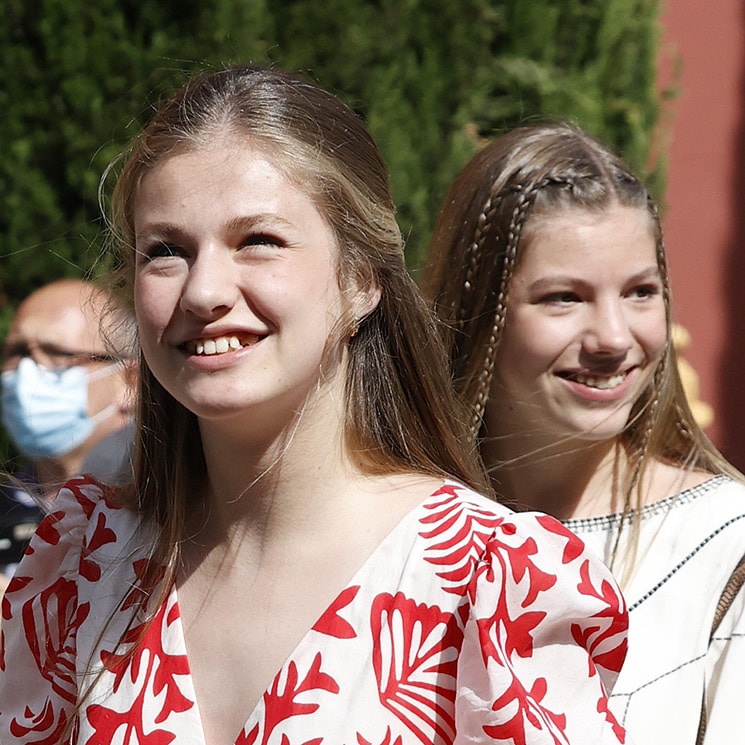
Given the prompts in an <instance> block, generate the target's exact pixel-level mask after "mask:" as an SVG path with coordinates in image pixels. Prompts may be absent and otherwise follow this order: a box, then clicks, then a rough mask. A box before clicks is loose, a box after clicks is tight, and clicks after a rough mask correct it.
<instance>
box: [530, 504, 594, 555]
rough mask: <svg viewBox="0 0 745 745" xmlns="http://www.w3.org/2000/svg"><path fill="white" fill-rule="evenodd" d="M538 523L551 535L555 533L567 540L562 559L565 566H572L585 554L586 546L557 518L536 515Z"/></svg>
mask: <svg viewBox="0 0 745 745" xmlns="http://www.w3.org/2000/svg"><path fill="white" fill-rule="evenodd" d="M536 521H537V522H538V523H539V524H540V525H541V527H543V528H544V529H545V530H546V531H548V532H549V533H553V534H554V535H557V536H559V537H561V538H564V539H565V540H566V545H565V546H564V553H563V555H562V557H561V561H562V563H563V564H571V563H572V562H573V561H574V560H575V559H577V558H578V557H579V556H581V555H582V554H583V553H584V552H585V544H584V543H583V542H582V540H581V539H580V538H579V537H578V536H577V535H575V534H574V533H572V532H571V531H570V530H568V529H567V528H565V527H564V526H563V525H562V524H561V523H560V522H559V521H558V520H556V519H555V518H553V517H549V516H548V515H536Z"/></svg>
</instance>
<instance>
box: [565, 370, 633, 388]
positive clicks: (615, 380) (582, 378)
mask: <svg viewBox="0 0 745 745" xmlns="http://www.w3.org/2000/svg"><path fill="white" fill-rule="evenodd" d="M571 379H572V380H574V381H576V382H577V383H581V384H582V385H586V386H587V387H588V388H599V389H600V390H603V391H605V390H610V389H611V388H615V387H616V386H618V385H621V383H623V381H624V380H625V379H626V375H625V373H622V374H620V375H612V376H611V377H609V378H599V377H595V376H592V375H572V377H571Z"/></svg>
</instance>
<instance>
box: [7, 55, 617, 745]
mask: <svg viewBox="0 0 745 745" xmlns="http://www.w3.org/2000/svg"><path fill="white" fill-rule="evenodd" d="M111 214H112V229H113V231H114V235H115V238H116V245H115V250H116V251H117V257H118V262H119V269H120V272H119V277H118V280H117V286H118V287H119V288H120V290H121V292H122V294H123V296H124V298H125V300H126V301H127V302H128V304H129V305H131V306H132V307H133V308H134V311H135V314H136V318H137V325H138V343H139V347H140V351H141V365H142V367H141V376H140V388H139V398H138V423H137V425H138V426H137V430H138V441H137V453H136V464H135V465H136V468H135V471H136V472H135V478H134V482H133V483H132V484H130V485H127V486H126V487H122V488H118V489H111V488H108V487H105V486H103V485H100V484H97V483H95V482H93V481H91V480H89V479H86V478H81V479H78V480H75V481H72V482H70V483H69V484H68V485H67V486H66V488H64V489H63V490H62V491H61V492H60V494H59V495H58V496H57V498H56V501H55V510H54V515H52V516H50V518H49V519H48V520H47V521H46V522H45V523H44V524H43V525H42V527H41V528H40V530H39V532H38V533H37V535H36V536H35V538H34V539H33V541H32V544H31V550H30V553H29V554H28V555H27V556H26V557H25V558H24V560H23V561H22V563H21V566H20V568H19V571H18V573H17V574H16V577H15V579H14V581H13V583H12V584H11V585H10V587H9V588H8V590H7V592H6V595H5V599H4V603H5V604H4V606H3V625H2V635H3V648H2V652H1V653H0V741H2V742H3V743H10V742H19V741H20V742H47V743H52V742H54V743H57V742H63V743H68V742H69V743H76V744H77V743H80V745H82V744H84V743H85V744H87V745H93V744H94V743H96V744H99V743H111V742H121V743H135V742H136V743H140V744H144V743H146V742H171V741H176V742H179V743H187V742H188V743H195V744H197V745H206V744H209V745H224V744H225V743H236V744H238V745H246V744H249V743H259V742H261V743H267V745H280V743H281V744H282V745H301V743H306V744H308V743H320V742H321V741H323V742H327V743H330V744H333V745H341V744H342V743H348V744H349V745H352V744H353V743H354V744H355V745H362V743H375V745H379V744H382V743H390V744H391V745H393V744H394V743H406V745H409V744H410V743H412V744H413V743H421V745H434V744H435V743H436V744H437V745H450V744H455V743H458V744H463V745H465V743H472V742H485V741H486V740H495V741H503V742H504V741H514V742H521V743H525V745H539V744H542V743H546V742H561V743H568V744H570V745H600V744H602V745H618V743H620V742H623V740H624V732H623V728H622V727H620V726H619V725H618V723H617V722H616V720H615V719H614V717H613V716H612V715H611V714H609V713H608V701H607V690H608V689H609V688H611V687H612V684H613V681H614V680H615V677H616V675H617V673H618V670H619V669H620V666H621V663H622V661H623V658H624V655H625V650H626V619H627V616H626V610H625V607H624V603H623V599H622V597H621V595H620V591H619V590H618V587H617V585H616V584H615V582H614V581H613V579H612V576H611V575H610V573H609V571H608V570H607V568H606V567H605V566H604V565H603V564H602V563H601V562H600V561H599V560H597V559H596V558H595V557H593V556H591V555H590V554H589V553H588V552H587V551H586V550H585V548H584V546H583V545H582V543H581V541H579V540H578V539H577V538H576V536H574V535H572V534H571V533H570V532H569V531H568V530H566V529H565V528H563V527H562V526H561V525H560V524H559V523H558V522H556V521H555V520H554V519H552V518H549V517H547V516H546V515H527V514H525V515H515V514H514V513H512V512H511V511H510V510H509V509H507V508H506V507H504V506H502V505H500V504H498V503H496V502H494V501H493V500H492V499H490V497H489V491H490V490H489V487H488V482H487V478H486V476H485V474H484V473H483V469H482V468H481V466H480V464H479V461H478V458H477V455H476V452H475V449H474V448H473V447H472V446H471V444H470V443H469V442H468V428H467V416H466V412H465V410H464V409H463V408H462V407H460V406H459V405H458V404H457V403H456V401H455V395H454V392H453V390H452V386H451V383H450V379H449V375H448V371H447V362H446V358H445V353H444V348H443V347H442V345H441V344H440V342H439V339H438V335H437V327H436V323H435V321H434V317H433V315H432V314H431V312H430V311H429V309H428V308H427V306H426V304H425V302H424V300H423V298H422V297H421V296H420V294H419V293H418V291H417V289H416V287H415V285H414V283H413V281H412V279H411V277H410V276H409V275H408V273H407V272H406V267H405V262H404V254H403V245H402V240H401V235H400V232H399V230H398V226H397V224H396V220H395V212H394V206H393V201H392V199H391V195H390V191H389V187H388V175H387V172H386V169H385V166H384V164H383V162H382V160H381V158H380V156H379V154H378V151H377V148H376V146H375V144H374V143H373V141H372V139H371V138H370V136H369V134H368V132H367V130H366V129H365V127H364V126H363V124H362V123H361V121H360V120H359V119H358V118H357V117H356V116H355V115H354V114H353V113H352V112H351V111H350V110H349V109H348V108H346V107H345V106H343V105H342V104H341V102H340V101H339V100H338V99H336V98H335V97H333V96H331V95H330V94H328V93H326V92H324V91H323V90H322V89H320V88H318V87H317V86H316V85H314V84H312V83H310V82H308V81H307V80H305V79H304V78H301V77H297V76H294V75H290V74H287V73H284V72H282V71H279V70H276V69H262V68H256V67H238V68H231V69H229V70H225V71H221V72H218V73H214V74H211V75H207V76H206V77H204V78H200V79H198V80H195V81H194V82H192V83H190V84H189V85H187V86H186V87H185V88H183V89H182V90H181V91H179V92H178V93H177V94H176V95H175V96H174V97H173V98H172V99H171V100H169V101H168V102H166V104H165V105H164V106H163V108H162V109H161V110H160V111H159V112H158V113H157V114H156V115H155V116H154V118H153V120H152V121H151V122H150V123H149V124H148V125H147V126H146V127H145V129H144V130H143V132H142V133H141V134H140V136H139V137H138V138H137V139H136V141H135V142H134V144H133V146H132V148H131V150H130V152H129V153H128V157H127V159H126V161H125V162H124V165H123V167H122V169H121V172H120V174H119V176H118V179H117V182H116V185H115V188H114V191H113V195H112V202H111ZM484 493H486V496H485V495H484Z"/></svg>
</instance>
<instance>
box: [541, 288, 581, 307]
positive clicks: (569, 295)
mask: <svg viewBox="0 0 745 745" xmlns="http://www.w3.org/2000/svg"><path fill="white" fill-rule="evenodd" d="M541 302H542V303H545V304H547V305H570V304H571V303H578V302H579V296H578V295H577V294H576V293H575V292H569V291H562V292H550V293H549V294H547V295H544V296H543V297H542V298H541Z"/></svg>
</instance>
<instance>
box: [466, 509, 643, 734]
mask: <svg viewBox="0 0 745 745" xmlns="http://www.w3.org/2000/svg"><path fill="white" fill-rule="evenodd" d="M468 595H469V602H470V615H469V618H468V620H467V622H466V629H465V640H464V644H463V648H462V650H461V655H460V658H459V671H458V681H459V683H458V691H457V699H456V729H457V732H458V734H457V737H456V741H455V742H456V743H457V744H458V745H463V744H465V743H477V742H478V743H482V742H514V743H515V745H557V743H561V744H567V745H601V744H602V745H617V744H618V743H623V742H629V741H630V740H629V738H627V736H626V734H625V732H624V730H623V728H622V727H620V725H619V724H618V723H617V721H616V720H615V718H614V717H613V715H612V714H611V713H610V711H609V710H608V693H609V691H610V689H611V688H612V686H613V683H614V682H615V679H616V676H617V675H618V672H619V671H620V668H621V665H622V663H623V660H624V658H625V656H626V632H627V627H628V615H627V611H626V607H625V603H624V600H623V597H622V595H621V593H620V591H619V589H618V586H617V585H616V583H615V581H614V580H613V578H612V576H611V575H610V573H609V571H608V569H607V568H606V567H605V565H604V564H602V563H601V562H600V560H599V559H597V558H595V557H594V555H591V554H590V553H589V552H588V550H587V549H586V548H585V546H584V544H583V543H582V541H581V540H580V539H579V538H577V537H576V536H575V535H574V534H572V533H570V532H569V531H568V530H566V529H565V528H564V527H563V526H562V525H561V524H560V523H559V522H558V521H556V520H554V519H553V518H550V517H547V516H545V515H539V514H532V513H521V514H515V515H512V516H510V517H508V518H505V519H504V520H502V521H500V522H499V524H498V525H497V526H496V528H495V529H494V531H493V533H492V534H491V535H490V537H489V539H488V540H487V542H486V547H485V551H484V554H483V557H482V560H481V562H480V563H479V565H478V567H477V569H476V571H475V573H474V575H473V579H472V581H471V584H470V586H469V590H468Z"/></svg>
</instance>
